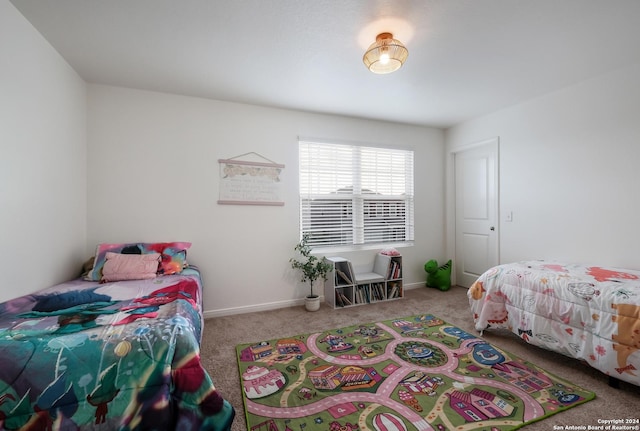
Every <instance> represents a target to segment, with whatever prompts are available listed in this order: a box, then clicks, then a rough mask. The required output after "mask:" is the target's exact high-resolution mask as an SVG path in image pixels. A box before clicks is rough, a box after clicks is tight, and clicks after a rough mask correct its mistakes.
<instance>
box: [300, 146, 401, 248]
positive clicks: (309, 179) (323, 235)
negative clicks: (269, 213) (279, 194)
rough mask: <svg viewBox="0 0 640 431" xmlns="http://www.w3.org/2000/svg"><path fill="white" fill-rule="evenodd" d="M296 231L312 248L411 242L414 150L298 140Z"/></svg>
mask: <svg viewBox="0 0 640 431" xmlns="http://www.w3.org/2000/svg"><path fill="white" fill-rule="evenodd" d="M299 147H300V228H301V234H303V233H308V234H309V235H310V240H309V243H310V245H312V246H334V245H358V244H375V243H389V242H394V243H395V242H406V241H413V151H407V150H399V149H389V148H377V147H366V146H360V145H345V144H330V143H319V142H309V141H300V143H299Z"/></svg>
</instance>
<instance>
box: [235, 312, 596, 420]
mask: <svg viewBox="0 0 640 431" xmlns="http://www.w3.org/2000/svg"><path fill="white" fill-rule="evenodd" d="M236 353H237V356H238V366H239V370H240V377H241V380H242V381H241V385H242V388H243V397H244V403H245V412H246V420H247V429H248V430H250V431H257V430H260V431H293V430H295V431H298V430H305V431H311V430H326V431H343V430H344V431H352V430H358V431H363V430H377V431H382V430H389V431H391V430H409V431H410V430H430V429H433V430H439V431H445V430H450V431H453V430H465V431H466V430H474V429H477V430H507V429H514V428H518V427H521V426H523V425H525V424H527V423H530V422H533V421H536V420H540V419H542V418H545V417H547V416H550V415H552V414H555V413H558V412H562V411H563V410H566V409H568V408H571V407H574V406H576V405H578V404H581V403H584V402H586V401H589V400H592V399H593V398H595V394H594V393H593V392H590V391H586V390H584V389H582V388H580V387H578V386H576V385H574V384H571V383H570V382H567V381H565V380H562V379H560V378H558V377H556V376H554V375H551V374H549V373H548V372H546V371H544V370H542V369H540V368H538V367H536V366H535V365H533V364H531V363H529V362H527V361H525V360H523V359H521V358H518V357H516V356H514V355H512V354H510V353H508V352H505V351H503V350H501V349H499V348H497V347H495V346H492V345H491V344H489V343H487V342H486V341H484V340H483V339H482V338H478V337H476V336H474V335H472V334H469V333H466V332H464V331H462V330H461V329H459V328H456V327H454V326H452V325H450V324H448V323H446V322H444V321H442V320H440V319H438V318H436V317H434V316H431V315H419V316H411V317H405V318H401V319H394V320H385V321H383V322H379V323H370V324H362V325H356V326H350V327H346V328H341V329H333V330H329V331H324V332H319V333H316V334H310V335H299V336H295V337H289V338H280V339H275V340H264V341H260V342H257V343H252V344H242V345H239V346H237V347H236Z"/></svg>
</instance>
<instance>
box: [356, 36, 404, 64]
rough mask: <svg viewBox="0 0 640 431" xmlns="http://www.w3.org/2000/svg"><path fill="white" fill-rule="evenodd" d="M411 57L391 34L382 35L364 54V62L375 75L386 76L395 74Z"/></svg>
mask: <svg viewBox="0 0 640 431" xmlns="http://www.w3.org/2000/svg"><path fill="white" fill-rule="evenodd" d="M408 56H409V51H407V48H405V46H404V45H403V44H402V42H400V41H399V40H396V39H394V38H393V35H392V34H391V33H380V34H379V35H378V36H376V41H375V42H374V43H373V44H371V46H369V48H368V49H367V52H365V53H364V57H362V61H363V62H364V65H365V66H367V68H368V69H369V70H370V71H372V72H373V73H378V74H384V73H391V72H395V71H396V70H398V69H400V67H401V66H402V64H403V63H404V62H405V61H406V59H407V57H408Z"/></svg>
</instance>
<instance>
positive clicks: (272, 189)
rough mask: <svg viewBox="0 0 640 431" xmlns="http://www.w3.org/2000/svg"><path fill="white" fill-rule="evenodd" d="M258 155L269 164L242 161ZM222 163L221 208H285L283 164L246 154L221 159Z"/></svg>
mask: <svg viewBox="0 0 640 431" xmlns="http://www.w3.org/2000/svg"><path fill="white" fill-rule="evenodd" d="M251 154H253V155H256V156H258V157H260V158H261V159H264V160H266V162H254V161H249V160H241V159H240V158H242V157H245V156H247V155H251ZM218 163H219V164H220V194H219V199H218V204H220V205H276V206H278V205H279V206H282V205H284V201H283V200H282V183H281V175H282V171H283V169H284V165H282V164H279V163H275V162H273V161H272V160H269V159H267V158H266V157H264V156H261V155H260V154H257V153H253V152H252V153H246V154H242V155H239V156H236V157H233V158H231V159H218Z"/></svg>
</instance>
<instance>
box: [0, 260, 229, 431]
mask: <svg viewBox="0 0 640 431" xmlns="http://www.w3.org/2000/svg"><path fill="white" fill-rule="evenodd" d="M201 294H202V285H201V279H200V276H199V273H198V271H197V269H195V268H189V269H185V270H184V271H183V273H182V274H180V275H172V276H163V277H157V278H154V279H150V280H135V281H122V282H117V283H106V284H98V283H97V282H88V281H83V280H79V279H78V280H73V281H70V282H66V283H62V284H60V285H57V286H53V287H51V288H49V289H45V290H42V291H39V292H36V293H34V294H30V295H26V296H22V297H20V298H16V299H13V300H11V301H8V302H5V303H2V304H0V313H1V314H0V428H1V429H7V430H15V429H25V430H26V429H32V430H50V429H121V430H154V429H156V430H160V429H201V430H223V429H228V428H229V426H230V423H231V420H232V419H233V414H234V412H233V408H232V407H231V406H230V405H229V403H228V402H227V401H226V400H224V399H223V398H222V397H221V395H220V394H219V393H218V392H217V391H216V388H215V386H214V385H213V383H212V381H211V378H210V377H209V375H208V374H207V372H206V371H205V370H204V369H203V367H202V365H201V364H200V340H201V334H202V314H201Z"/></svg>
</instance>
